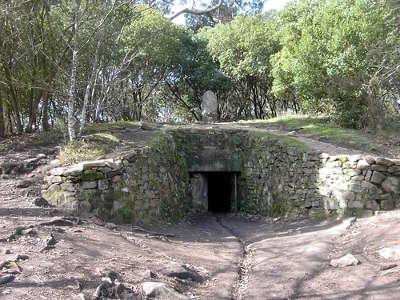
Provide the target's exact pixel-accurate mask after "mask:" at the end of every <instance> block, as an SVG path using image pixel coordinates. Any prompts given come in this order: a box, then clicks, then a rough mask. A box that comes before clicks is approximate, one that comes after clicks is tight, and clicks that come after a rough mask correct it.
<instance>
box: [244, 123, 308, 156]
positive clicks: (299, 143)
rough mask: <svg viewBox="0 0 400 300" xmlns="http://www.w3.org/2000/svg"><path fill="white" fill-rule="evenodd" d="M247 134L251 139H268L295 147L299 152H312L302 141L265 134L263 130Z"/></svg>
mask: <svg viewBox="0 0 400 300" xmlns="http://www.w3.org/2000/svg"><path fill="white" fill-rule="evenodd" d="M249 134H250V136H251V137H253V138H270V139H275V140H279V141H281V142H283V143H285V144H287V145H289V146H292V147H295V148H296V149H297V150H299V151H300V152H311V151H312V149H311V148H310V147H309V146H307V145H306V144H305V143H303V142H302V141H299V140H297V139H295V138H291V137H289V136H285V135H278V134H274V133H271V132H267V131H264V130H256V129H253V130H251V131H250V132H249Z"/></svg>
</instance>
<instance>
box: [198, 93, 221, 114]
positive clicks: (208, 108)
mask: <svg viewBox="0 0 400 300" xmlns="http://www.w3.org/2000/svg"><path fill="white" fill-rule="evenodd" d="M201 115H202V116H203V119H204V120H205V121H207V122H212V121H217V118H218V101H217V96H216V95H215V94H214V93H213V92H212V91H206V92H205V93H204V95H203V97H201Z"/></svg>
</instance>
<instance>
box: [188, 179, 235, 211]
mask: <svg viewBox="0 0 400 300" xmlns="http://www.w3.org/2000/svg"><path fill="white" fill-rule="evenodd" d="M238 176H239V174H238V173H234V172H201V173H192V174H191V183H192V204H193V206H194V208H196V209H200V210H203V211H204V210H207V211H209V212H212V213H227V212H236V211H237V209H238Z"/></svg>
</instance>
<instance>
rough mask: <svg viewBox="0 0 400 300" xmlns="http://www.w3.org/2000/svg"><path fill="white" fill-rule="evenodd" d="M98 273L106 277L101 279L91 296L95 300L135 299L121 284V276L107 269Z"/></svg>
mask: <svg viewBox="0 0 400 300" xmlns="http://www.w3.org/2000/svg"><path fill="white" fill-rule="evenodd" d="M99 273H101V274H104V273H106V274H107V275H108V276H107V277H103V278H102V279H101V280H102V282H101V284H100V285H99V286H98V287H97V288H96V291H95V293H94V295H93V296H94V298H95V299H124V300H133V299H137V297H135V294H134V292H133V291H132V290H131V289H129V288H127V287H126V286H125V285H124V284H123V283H122V282H121V276H120V275H119V274H118V273H116V272H114V271H111V270H108V269H104V270H102V271H99Z"/></svg>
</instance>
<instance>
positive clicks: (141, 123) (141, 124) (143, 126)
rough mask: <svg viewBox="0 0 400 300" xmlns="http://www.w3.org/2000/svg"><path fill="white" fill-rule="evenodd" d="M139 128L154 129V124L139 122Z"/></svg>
mask: <svg viewBox="0 0 400 300" xmlns="http://www.w3.org/2000/svg"><path fill="white" fill-rule="evenodd" d="M140 129H142V130H154V129H156V126H154V125H152V124H151V123H148V122H143V121H142V122H140Z"/></svg>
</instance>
